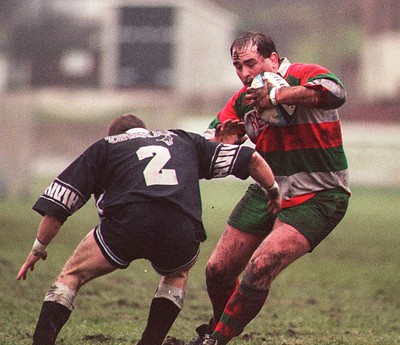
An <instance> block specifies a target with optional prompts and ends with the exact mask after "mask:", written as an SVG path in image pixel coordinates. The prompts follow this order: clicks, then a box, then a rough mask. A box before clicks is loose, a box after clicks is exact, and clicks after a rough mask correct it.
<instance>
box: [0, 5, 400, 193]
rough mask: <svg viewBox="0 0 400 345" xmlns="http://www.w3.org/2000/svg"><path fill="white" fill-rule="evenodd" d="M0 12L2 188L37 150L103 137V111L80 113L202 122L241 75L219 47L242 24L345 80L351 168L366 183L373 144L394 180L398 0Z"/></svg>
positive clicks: (75, 147)
mask: <svg viewBox="0 0 400 345" xmlns="http://www.w3.org/2000/svg"><path fill="white" fill-rule="evenodd" d="M0 20H1V23H2V25H1V27H0V105H1V111H0V116H1V118H2V120H3V123H7V125H4V126H2V129H1V134H2V135H3V137H7V136H8V137H11V138H12V139H10V140H9V144H8V146H5V147H3V148H2V149H1V150H0V155H1V162H2V163H1V164H0V190H1V189H3V190H4V189H7V188H8V189H10V187H9V186H11V185H15V186H16V187H15V188H14V187H13V188H11V189H12V190H13V191H14V192H13V193H14V194H21V193H23V191H24V190H25V189H26V186H25V184H26V182H24V181H27V176H29V174H30V173H31V170H32V164H33V163H32V162H33V161H37V160H38V157H39V156H40V155H47V156H53V157H63V156H72V155H74V154H76V153H79V152H80V150H81V148H82V147H84V146H85V145H87V144H88V143H90V142H92V141H93V140H94V139H97V138H99V137H101V135H102V133H103V132H104V128H103V127H104V126H103V124H100V123H101V121H98V122H99V123H98V124H97V126H94V128H93V126H92V128H91V129H90V130H86V132H85V129H84V128H85V127H83V126H82V125H81V124H82V117H83V118H84V120H89V119H92V120H93V118H96V116H98V115H99V114H100V115H101V114H104V113H107V112H108V113H110V114H111V113H113V116H114V115H117V114H119V113H120V112H122V111H135V112H138V113H140V115H142V116H144V117H145V119H146V121H147V122H148V123H149V125H150V127H152V126H153V125H154V126H155V125H157V126H159V127H176V126H183V125H184V124H187V123H191V124H193V123H197V124H199V123H201V125H196V126H195V127H196V128H195V129H197V130H196V131H198V132H201V131H202V130H203V128H204V127H202V128H197V127H201V126H203V125H204V124H203V123H202V122H201V121H200V122H198V121H197V120H198V119H199V118H200V119H204V121H205V123H208V121H209V120H211V119H212V117H213V114H214V113H215V111H216V110H218V109H219V107H221V106H222V105H223V104H224V103H225V101H226V100H227V97H229V96H230V95H231V94H232V92H233V91H235V90H236V89H237V88H238V87H240V83H239V80H238V78H237V77H236V75H235V72H234V69H233V68H232V66H231V62H230V56H229V47H230V44H231V42H232V39H233V38H234V37H235V36H236V34H237V33H238V32H241V31H244V30H249V29H259V30H262V31H264V32H267V33H269V34H270V35H271V36H272V37H273V38H274V40H275V42H276V43H277V48H278V52H279V53H280V55H282V56H287V57H288V58H289V59H290V60H291V61H292V62H297V61H301V62H313V63H320V64H322V65H324V66H326V67H328V68H329V69H331V70H332V71H333V72H334V73H335V74H337V75H338V76H339V77H340V78H341V79H342V80H343V82H344V84H345V85H346V87H347V90H348V95H349V97H348V102H347V103H346V104H345V105H344V106H343V107H342V109H341V117H342V120H343V121H344V122H345V123H348V125H347V126H344V128H345V129H346V130H348V131H349V134H348V136H347V142H348V143H349V144H350V145H348V146H350V148H349V149H348V151H349V154H350V156H351V155H353V154H354V155H355V157H357V158H353V160H354V161H353V162H351V163H353V167H354V166H355V167H356V169H355V173H354V174H353V176H355V180H357V181H361V182H362V181H364V182H368V181H369V182H371V183H376V181H377V178H376V175H377V173H373V171H371V170H373V169H371V166H370V161H371V155H372V156H373V157H374V161H375V162H376V166H377V167H378V169H379V167H380V166H381V164H382V162H383V161H384V162H386V161H391V162H392V163H391V164H392V165H391V166H390V167H388V171H389V170H390V171H393V170H394V174H391V178H390V179H389V183H390V184H399V185H400V167H399V166H398V165H395V166H393V164H394V163H393V161H396V162H397V161H398V159H397V160H395V159H393V158H390V157H392V156H393V155H395V156H396V155H397V158H398V153H397V152H398V148H399V147H398V146H396V145H400V143H398V142H397V144H393V140H392V139H389V138H391V136H392V135H394V136H397V137H399V135H398V134H399V132H398V128H399V127H398V126H400V101H399V99H400V97H399V96H400V69H399V68H398V66H397V64H396V62H397V61H398V60H399V55H400V5H399V2H398V0H380V1H378V0H345V1H343V0H307V1H291V0H253V1H251V2H244V1H241V0H240V1H239V0H175V1H172V0H0ZM149 113H156V114H157V115H158V116H157V117H155V116H150V115H149ZM183 114H184V115H183ZM185 116H186V118H183V117H185ZM49 118H51V119H52V121H47V120H48V119H49ZM54 118H56V120H54ZM72 119H74V120H72ZM192 120H193V121H192ZM79 121H80V123H79ZM185 121H186V122H185ZM196 121H197V122H196ZM67 123H68V127H69V128H70V130H69V131H67V130H66V128H67V127H66V125H67ZM76 123H78V125H77V124H76ZM360 123H362V124H364V125H365V126H369V127H365V126H364V127H360ZM366 124H367V125H366ZM382 124H384V127H382ZM378 125H379V126H380V127H379V129H378V128H377V126H378ZM385 126H386V127H385ZM365 128H369V132H368V133H371V138H368V137H366V136H365V134H366V132H365ZM97 129H98V130H97ZM190 129H191V130H193V128H190ZM21 132H22V133H23V134H21ZM74 132H75V135H73V134H71V133H74ZM392 132H393V134H391V133H392ZM379 133H380V134H379ZM345 134H346V133H345ZM372 134H374V135H372ZM22 136H23V138H22ZM54 136H56V140H55V138H54ZM78 138H79V140H78ZM345 139H346V136H345ZM388 140H389V141H388ZM371 142H373V146H374V147H375V149H374V150H371ZM56 143H57V145H55V144H56ZM72 143H74V144H72ZM54 147H58V149H57V148H54ZM10 148H12V149H10ZM43 148H46V149H47V150H48V152H43ZM376 148H378V149H376ZM57 150H58V151H57ZM372 151H373V152H372ZM366 153H367V155H368V156H365V155H366ZM363 155H364V156H363ZM374 155H375V156H374ZM52 164H53V165H54V166H57V164H56V160H55V159H53V160H52ZM16 167H17V168H16ZM16 171H18V174H16V173H15V172H16ZM10 176H11V177H10ZM17 176H18V178H17ZM11 181H13V182H11ZM369 182H368V183H369ZM386 182H387V181H386ZM21 191H22V192H21Z"/></svg>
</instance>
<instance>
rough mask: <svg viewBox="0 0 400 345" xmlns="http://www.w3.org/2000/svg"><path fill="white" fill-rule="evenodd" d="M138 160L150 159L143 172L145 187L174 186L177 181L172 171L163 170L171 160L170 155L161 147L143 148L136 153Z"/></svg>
mask: <svg viewBox="0 0 400 345" xmlns="http://www.w3.org/2000/svg"><path fill="white" fill-rule="evenodd" d="M136 155H137V156H138V158H139V160H142V159H145V158H149V157H152V158H151V160H150V161H149V163H148V164H147V166H146V168H145V169H144V170H143V175H144V179H145V181H146V185H148V186H153V185H176V184H178V179H177V178H176V172H175V170H174V169H163V167H164V166H165V164H166V163H167V162H168V161H169V160H170V159H171V154H170V153H169V150H168V149H167V148H166V147H163V146H156V145H151V146H143V147H141V148H140V149H138V150H137V151H136Z"/></svg>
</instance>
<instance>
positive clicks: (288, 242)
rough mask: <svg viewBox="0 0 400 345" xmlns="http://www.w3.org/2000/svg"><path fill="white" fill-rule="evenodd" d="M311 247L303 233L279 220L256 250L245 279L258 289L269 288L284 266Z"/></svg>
mask: <svg viewBox="0 0 400 345" xmlns="http://www.w3.org/2000/svg"><path fill="white" fill-rule="evenodd" d="M310 249H311V245H310V242H309V241H308V239H307V238H306V237H305V236H304V235H303V234H301V233H300V232H299V231H297V230H296V229H295V228H294V227H292V226H291V225H288V224H285V223H283V222H281V221H280V220H277V221H276V222H275V226H274V229H273V230H272V232H271V233H270V234H269V235H268V236H267V237H266V238H265V240H264V241H263V242H262V243H261V244H260V245H259V247H258V248H257V249H256V250H255V251H254V254H253V256H252V257H251V259H250V262H249V265H248V266H247V268H246V271H245V274H244V276H243V281H244V282H245V283H246V285H248V286H251V287H253V288H254V289H256V290H263V289H268V288H269V286H270V284H271V282H272V280H273V279H274V278H275V277H276V276H277V275H278V274H279V273H280V272H281V271H282V270H283V269H284V268H286V267H287V266H289V265H290V264H291V263H292V262H294V261H295V260H297V259H298V258H300V257H301V256H303V255H304V254H306V253H308V252H309V251H310Z"/></svg>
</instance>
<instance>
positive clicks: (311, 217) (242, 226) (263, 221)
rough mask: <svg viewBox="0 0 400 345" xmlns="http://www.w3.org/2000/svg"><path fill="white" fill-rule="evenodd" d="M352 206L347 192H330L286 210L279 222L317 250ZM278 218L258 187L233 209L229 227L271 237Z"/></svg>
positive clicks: (253, 187) (255, 186)
mask: <svg viewBox="0 0 400 345" xmlns="http://www.w3.org/2000/svg"><path fill="white" fill-rule="evenodd" d="M348 203H349V195H348V193H347V192H345V191H343V190H338V189H328V190H324V191H321V192H318V193H317V194H316V195H315V196H314V197H312V198H311V199H308V200H307V201H305V202H303V203H302V204H300V205H296V206H293V207H288V208H285V209H282V210H281V211H280V212H279V214H278V218H279V220H281V221H282V222H284V223H286V224H289V225H291V226H293V227H294V228H295V229H297V230H298V231H299V232H300V233H301V234H303V235H304V236H305V237H306V238H307V239H308V240H309V242H310V244H311V247H312V249H314V248H315V247H316V246H317V245H318V244H319V243H320V242H321V241H322V240H323V239H324V238H325V237H327V236H328V235H329V234H330V232H331V231H332V230H333V229H334V228H335V227H336V225H337V224H339V222H340V221H341V220H342V218H343V217H344V215H345V213H346V211H347V207H348ZM275 219H276V217H275V216H273V215H272V214H270V213H269V212H268V199H267V197H266V196H265V194H264V192H263V191H262V190H261V189H260V188H259V187H258V186H257V185H255V184H252V185H250V186H249V188H248V189H247V191H246V193H245V195H244V196H243V197H242V199H241V200H240V201H239V203H238V204H237V205H236V207H235V208H234V209H233V211H232V213H231V215H230V217H229V219H228V224H229V225H231V226H233V227H235V228H237V229H239V230H241V231H243V232H248V233H253V234H265V235H268V234H269V233H270V232H271V231H272V228H273V226H274V223H275Z"/></svg>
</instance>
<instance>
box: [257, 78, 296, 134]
mask: <svg viewBox="0 0 400 345" xmlns="http://www.w3.org/2000/svg"><path fill="white" fill-rule="evenodd" d="M266 83H269V84H270V86H271V89H272V88H277V89H279V88H281V87H282V86H290V85H289V83H288V82H287V81H286V80H285V79H283V78H282V77H281V76H280V75H279V74H276V73H272V72H264V73H263V74H258V75H257V76H255V78H254V79H253V81H252V83H251V87H252V88H253V89H258V88H260V87H263V86H264V85H265V84H266ZM295 110H296V106H295V105H287V104H277V105H275V106H274V107H273V108H267V109H262V111H259V112H258V116H259V117H260V118H262V119H263V120H265V121H267V122H268V123H269V124H270V125H271V126H286V125H287V124H288V123H289V122H290V121H291V120H292V116H293V113H294V111H295Z"/></svg>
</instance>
